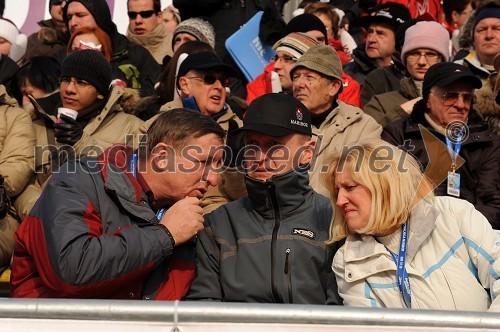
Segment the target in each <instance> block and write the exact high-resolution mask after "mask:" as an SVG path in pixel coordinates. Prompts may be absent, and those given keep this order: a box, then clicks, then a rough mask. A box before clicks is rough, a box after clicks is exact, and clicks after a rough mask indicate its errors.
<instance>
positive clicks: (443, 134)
mask: <svg viewBox="0 0 500 332" xmlns="http://www.w3.org/2000/svg"><path fill="white" fill-rule="evenodd" d="M481 85H482V84H481V80H479V79H478V78H477V77H476V76H474V75H473V74H472V72H471V71H470V70H468V69H467V68H465V67H464V66H461V65H459V64H456V63H450V62H441V63H437V64H435V65H432V66H431V67H430V68H429V70H427V72H426V73H425V77H424V82H423V87H422V99H421V100H420V101H418V102H417V103H416V104H415V106H414V107H413V111H412V112H411V114H410V115H409V116H408V117H406V118H403V119H400V120H397V121H394V122H392V123H390V124H389V125H388V126H386V127H385V128H384V131H383V133H382V138H383V139H385V140H386V141H388V142H389V143H392V144H394V145H398V146H400V147H401V148H402V149H404V150H406V151H408V152H409V153H411V154H412V155H414V156H415V157H416V158H417V159H418V160H419V161H420V163H421V165H422V170H425V169H426V168H427V166H428V164H429V155H428V152H427V151H426V145H425V142H424V139H423V137H422V134H421V129H420V128H419V127H420V126H423V127H425V128H426V129H427V130H429V131H430V132H431V133H432V134H433V135H434V136H436V137H437V138H438V139H439V140H441V141H442V142H443V144H446V145H447V146H448V149H449V153H450V159H451V163H450V164H451V166H447V168H449V169H447V171H448V177H447V179H446V180H445V181H443V182H442V183H441V184H439V183H436V185H437V186H438V187H437V188H436V189H435V190H434V193H435V194H436V195H438V196H443V195H451V196H456V197H460V198H462V199H465V200H467V201H469V202H470V203H472V204H474V206H475V207H476V209H477V210H479V211H480V212H481V213H483V214H484V215H485V217H486V218H487V219H488V220H489V222H490V223H491V224H492V226H493V228H494V229H500V195H499V187H498V184H499V183H500V169H499V165H500V139H499V137H498V136H496V135H494V134H493V133H492V132H491V131H490V130H489V129H488V125H487V124H485V123H484V122H483V120H482V119H481V117H480V116H479V114H478V113H477V111H476V110H475V109H474V108H473V107H472V106H473V102H474V91H475V89H479V88H481ZM457 155H458V156H460V157H462V158H463V159H464V160H465V163H464V164H463V165H462V166H461V167H456V166H454V165H458V163H457ZM450 164H448V165H450ZM433 166H436V165H433ZM437 167H439V165H437Z"/></svg>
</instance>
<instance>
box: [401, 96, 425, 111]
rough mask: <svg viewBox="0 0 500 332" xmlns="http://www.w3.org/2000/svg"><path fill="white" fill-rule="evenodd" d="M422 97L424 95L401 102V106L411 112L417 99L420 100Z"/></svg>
mask: <svg viewBox="0 0 500 332" xmlns="http://www.w3.org/2000/svg"><path fill="white" fill-rule="evenodd" d="M420 99H422V97H417V98H415V99H412V100H408V101H407V102H405V103H403V104H401V108H402V109H403V110H404V111H405V112H406V113H408V114H411V112H412V111H413V106H415V104H416V103H417V101H419V100H420Z"/></svg>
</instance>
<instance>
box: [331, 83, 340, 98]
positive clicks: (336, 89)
mask: <svg viewBox="0 0 500 332" xmlns="http://www.w3.org/2000/svg"><path fill="white" fill-rule="evenodd" d="M341 84H342V82H341V81H339V80H334V81H333V83H332V87H331V88H330V91H329V92H328V94H329V95H330V96H332V97H333V96H336V95H337V93H338V92H339V90H340V87H341Z"/></svg>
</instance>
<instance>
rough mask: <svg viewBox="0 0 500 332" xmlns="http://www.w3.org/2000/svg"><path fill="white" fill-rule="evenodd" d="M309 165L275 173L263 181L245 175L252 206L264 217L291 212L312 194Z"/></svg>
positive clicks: (283, 215)
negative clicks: (278, 173) (282, 172)
mask: <svg viewBox="0 0 500 332" xmlns="http://www.w3.org/2000/svg"><path fill="white" fill-rule="evenodd" d="M308 170H309V165H307V166H306V165H304V167H301V168H300V169H293V170H291V171H289V172H287V173H285V174H281V175H276V176H273V177H271V178H270V179H267V180H266V181H265V182H264V181H260V180H256V179H254V178H251V177H250V176H248V175H245V184H246V187H247V193H248V198H249V199H250V203H251V204H252V207H253V208H254V209H255V210H256V211H257V212H259V214H260V215H262V216H263V217H264V218H267V219H269V218H273V217H277V216H276V215H275V213H276V212H277V213H279V214H280V216H281V217H285V216H287V215H290V214H292V213H293V212H294V211H295V210H297V209H298V208H299V207H300V206H302V205H303V204H304V202H305V201H306V200H307V199H308V198H309V197H310V196H311V195H312V193H313V189H312V188H311V186H310V185H309V174H308Z"/></svg>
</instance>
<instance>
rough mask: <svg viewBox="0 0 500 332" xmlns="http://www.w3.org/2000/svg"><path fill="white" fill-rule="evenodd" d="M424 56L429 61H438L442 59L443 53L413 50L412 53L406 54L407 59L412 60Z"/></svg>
mask: <svg viewBox="0 0 500 332" xmlns="http://www.w3.org/2000/svg"><path fill="white" fill-rule="evenodd" d="M422 56H423V57H425V60H426V61H427V62H437V61H438V60H440V59H441V55H440V54H439V53H436V52H423V53H420V52H412V53H408V54H406V59H407V60H411V61H416V60H420V57H422Z"/></svg>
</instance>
